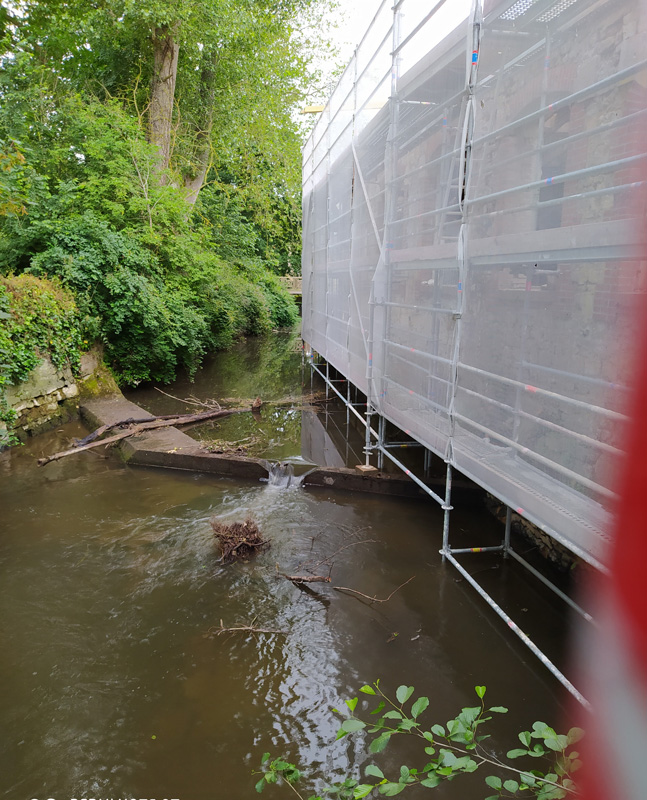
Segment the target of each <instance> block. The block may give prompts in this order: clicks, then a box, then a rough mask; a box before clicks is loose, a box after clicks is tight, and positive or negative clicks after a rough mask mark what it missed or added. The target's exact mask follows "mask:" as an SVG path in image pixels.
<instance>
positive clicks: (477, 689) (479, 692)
mask: <svg viewBox="0 0 647 800" xmlns="http://www.w3.org/2000/svg"><path fill="white" fill-rule="evenodd" d="M474 691H475V692H476V694H477V695H478V697H479V698H480V699H481V700H482V699H483V698H484V697H485V692H486V687H485V686H475V687H474Z"/></svg>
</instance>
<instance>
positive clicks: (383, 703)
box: [371, 700, 386, 714]
mask: <svg viewBox="0 0 647 800" xmlns="http://www.w3.org/2000/svg"><path fill="white" fill-rule="evenodd" d="M385 705H386V703H385V702H384V700H380V703H379V705H378V707H377V708H376V709H375V711H371V714H379V713H380V711H381V710H382V709H383V708H384V706H385Z"/></svg>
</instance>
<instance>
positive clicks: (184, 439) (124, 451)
mask: <svg viewBox="0 0 647 800" xmlns="http://www.w3.org/2000/svg"><path fill="white" fill-rule="evenodd" d="M81 416H82V417H83V419H85V420H86V421H87V422H88V423H89V424H90V425H91V426H92V427H94V428H99V427H100V426H101V425H111V424H114V423H115V422H120V421H121V420H125V419H131V418H132V419H143V418H151V419H152V416H151V415H150V414H148V413H147V412H146V411H144V410H143V409H142V408H140V407H139V406H136V405H135V404H134V403H131V402H130V401H129V400H126V399H125V398H124V397H109V398H101V399H97V400H89V401H86V402H85V403H83V405H82V406H81ZM116 449H117V450H118V452H119V453H120V455H121V457H122V458H123V460H124V461H125V462H126V463H127V464H132V465H136V466H141V467H162V468H165V469H182V470H188V471H191V472H202V473H206V474H209V475H220V476H221V477H226V478H243V479H246V480H252V481H260V480H263V479H267V477H268V469H267V462H266V461H264V460H263V459H260V458H252V457H249V456H236V455H216V454H215V453H208V452H206V451H205V450H203V449H202V448H201V447H200V445H199V444H198V443H197V442H196V441H195V439H192V438H191V437H190V436H187V435H186V434H185V433H182V431H180V430H178V429H177V428H170V427H169V428H158V429H156V430H152V431H144V432H143V433H140V434H139V435H137V436H130V437H128V438H127V439H124V440H123V441H122V442H119V443H118V444H117V446H116ZM463 484H464V485H463ZM303 486H304V487H305V488H322V489H335V490H339V489H342V490H344V491H349V492H368V493H370V494H381V495H393V496H398V497H411V498H419V499H426V498H427V497H428V495H427V494H426V493H425V492H424V491H423V490H422V489H421V488H420V487H419V486H418V485H417V484H415V483H414V482H413V481H412V480H410V479H409V478H405V477H403V476H400V475H391V474H387V473H385V472H377V471H371V472H362V471H361V470H357V469H350V468H348V467H315V468H314V469H313V470H311V471H310V472H308V473H307V474H306V475H305V476H304V479H303ZM429 486H430V488H432V489H433V490H434V491H435V492H436V493H437V494H439V495H441V496H443V495H444V491H445V484H444V481H431V482H430V483H429ZM472 487H473V488H474V489H476V488H477V487H476V486H475V484H471V483H470V482H469V481H455V482H454V485H453V493H454V496H456V493H459V494H463V493H465V490H466V489H469V490H470V494H471V495H472V496H473V491H471V489H472Z"/></svg>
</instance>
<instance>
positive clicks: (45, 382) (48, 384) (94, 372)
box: [0, 348, 120, 447]
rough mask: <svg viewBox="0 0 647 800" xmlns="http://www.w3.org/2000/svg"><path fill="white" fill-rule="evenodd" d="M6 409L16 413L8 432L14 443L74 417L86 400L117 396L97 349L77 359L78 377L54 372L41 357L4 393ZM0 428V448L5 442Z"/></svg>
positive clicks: (48, 361) (69, 372) (57, 371)
mask: <svg viewBox="0 0 647 800" xmlns="http://www.w3.org/2000/svg"><path fill="white" fill-rule="evenodd" d="M5 394H6V397H7V402H8V403H9V406H10V407H11V408H13V409H14V411H15V412H16V413H17V415H18V416H17V418H16V420H15V422H14V423H13V424H12V430H13V433H14V435H15V436H17V438H18V439H20V440H24V439H26V438H27V437H29V436H33V435H34V434H36V433H40V432H42V431H44V430H47V429H48V428H51V427H53V426H54V425H58V424H59V423H61V422H65V421H67V420H70V419H73V418H74V417H76V416H77V415H78V411H79V404H80V402H81V401H82V400H84V399H87V398H89V397H96V396H102V395H111V394H120V392H119V389H118V387H117V384H116V383H115V380H114V378H113V377H112V375H111V373H110V371H109V370H108V369H107V367H106V366H105V365H104V363H103V359H102V353H101V350H100V349H99V348H94V349H92V350H91V351H90V352H88V353H84V354H83V355H82V356H81V369H80V374H79V375H78V376H74V375H72V371H71V370H70V369H69V368H65V369H58V368H57V367H55V366H54V365H53V364H52V362H51V360H50V359H49V358H48V357H44V358H43V359H42V361H41V362H40V363H39V364H38V366H36V367H35V368H34V369H33V370H32V371H31V373H30V374H29V377H28V378H27V380H25V381H22V382H21V383H19V384H17V385H15V386H7V387H6V390H5ZM6 436H7V433H6V429H4V430H3V429H2V428H0V447H2V445H3V441H4V440H6Z"/></svg>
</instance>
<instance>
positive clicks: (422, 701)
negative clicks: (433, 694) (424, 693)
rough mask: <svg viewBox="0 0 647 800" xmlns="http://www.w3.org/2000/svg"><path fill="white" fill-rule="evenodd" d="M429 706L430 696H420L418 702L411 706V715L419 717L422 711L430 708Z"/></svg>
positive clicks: (415, 717)
mask: <svg viewBox="0 0 647 800" xmlns="http://www.w3.org/2000/svg"><path fill="white" fill-rule="evenodd" d="M428 706H429V698H428V697H419V698H418V699H417V700H416V702H415V703H414V704H413V705H412V706H411V716H412V717H413V718H414V719H417V718H418V717H419V716H420V715H421V714H422V712H423V711H424V710H425V709H426V708H428Z"/></svg>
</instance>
